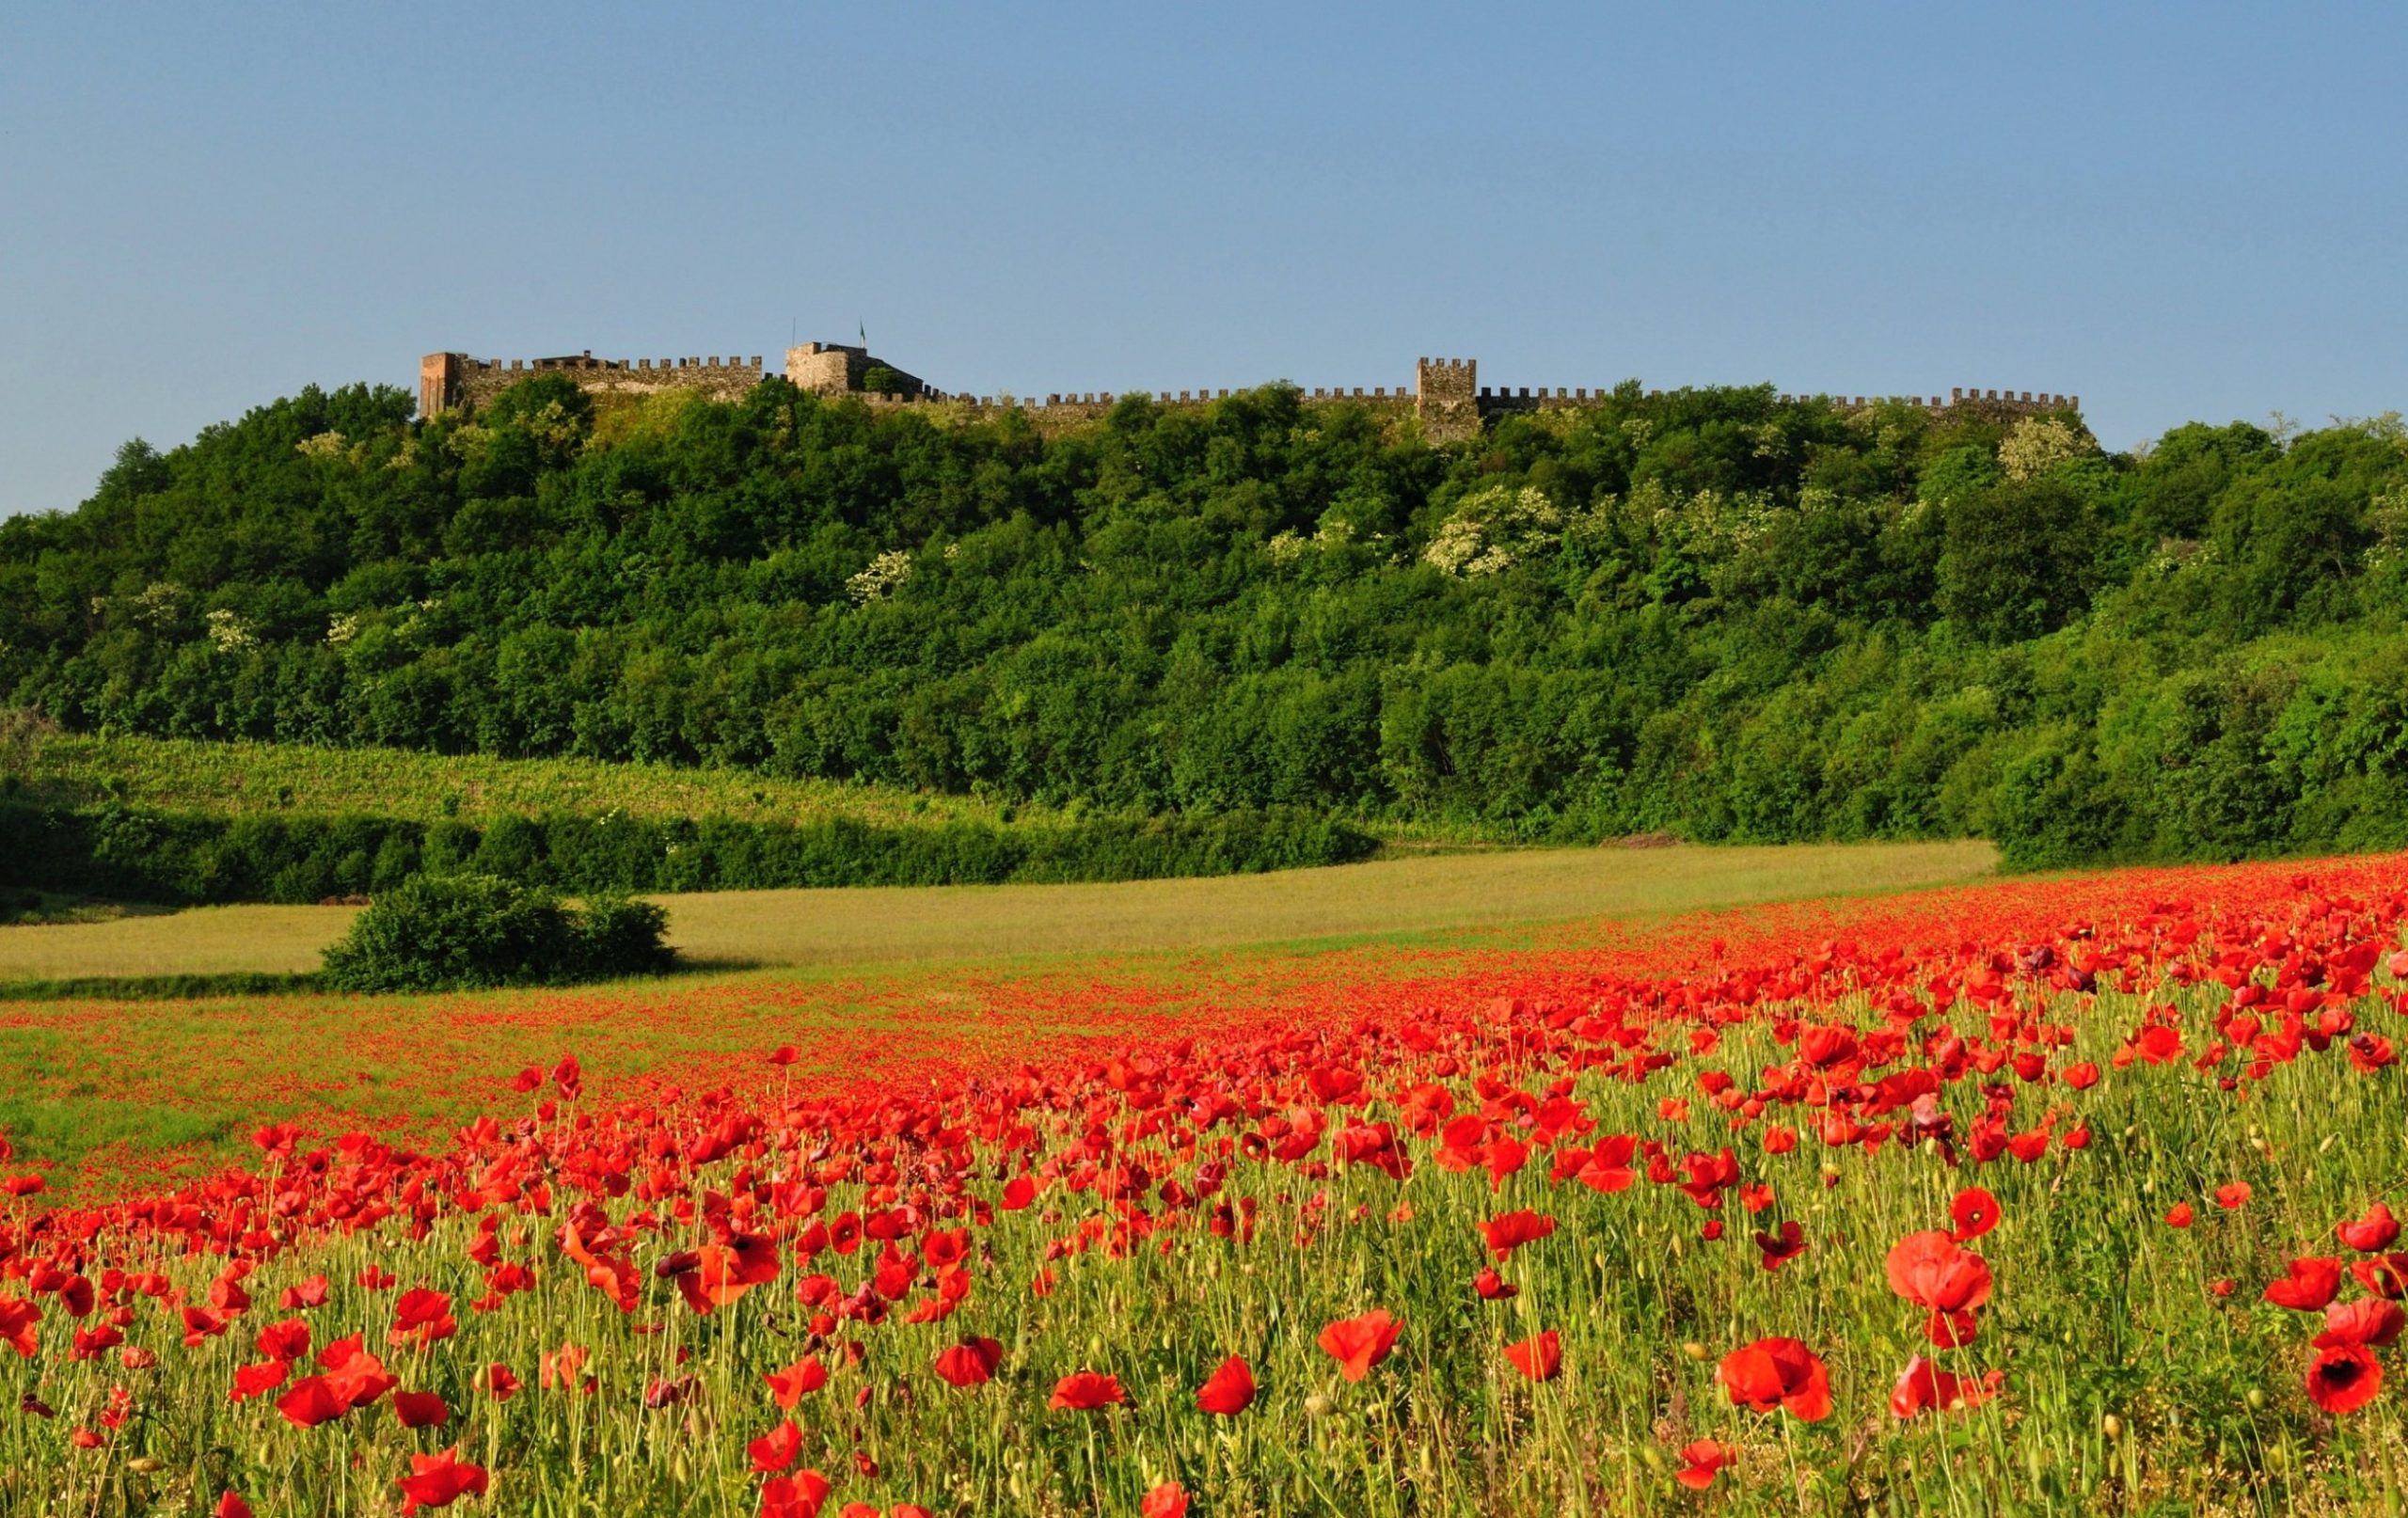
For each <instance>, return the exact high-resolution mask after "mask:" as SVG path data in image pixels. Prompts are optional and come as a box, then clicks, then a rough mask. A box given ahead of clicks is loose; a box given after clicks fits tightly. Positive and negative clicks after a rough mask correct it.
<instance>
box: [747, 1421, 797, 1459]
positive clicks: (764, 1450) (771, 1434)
mask: <svg viewBox="0 0 2408 1518" xmlns="http://www.w3.org/2000/svg"><path fill="white" fill-rule="evenodd" d="M744 1452H745V1453H746V1454H748V1455H750V1456H752V1457H753V1469H754V1470H756V1471H762V1472H765V1473H766V1472H772V1471H782V1470H784V1469H785V1468H786V1467H787V1466H789V1465H791V1464H793V1463H794V1458H795V1457H796V1456H797V1455H800V1454H801V1453H802V1431H801V1430H800V1429H798V1428H796V1427H795V1426H794V1419H792V1418H787V1419H786V1420H785V1421H784V1422H783V1423H780V1424H779V1425H778V1426H777V1427H776V1428H774V1429H771V1430H770V1431H768V1432H767V1433H765V1434H763V1435H761V1437H759V1438H758V1439H754V1440H752V1441H750V1442H748V1443H747V1444H746V1445H745V1447H744Z"/></svg>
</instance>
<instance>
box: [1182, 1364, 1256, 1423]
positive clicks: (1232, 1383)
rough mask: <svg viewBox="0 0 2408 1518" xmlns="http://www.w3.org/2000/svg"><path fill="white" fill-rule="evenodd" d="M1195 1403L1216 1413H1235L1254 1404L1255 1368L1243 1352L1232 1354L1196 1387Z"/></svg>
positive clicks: (1199, 1407)
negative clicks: (1249, 1364) (1248, 1364)
mask: <svg viewBox="0 0 2408 1518" xmlns="http://www.w3.org/2000/svg"><path fill="white" fill-rule="evenodd" d="M1253 1405H1254V1371H1253V1369H1252V1368H1250V1367H1248V1366H1247V1365H1246V1363H1245V1359H1244V1356H1243V1355H1236V1354H1232V1355H1230V1356H1229V1357H1228V1359H1226V1360H1224V1361H1222V1362H1221V1367H1220V1368H1219V1369H1217V1370H1215V1371H1213V1372H1212V1375H1210V1376H1208V1377H1206V1378H1205V1382H1204V1384H1203V1385H1201V1386H1198V1387H1197V1388H1196V1407H1197V1408H1198V1409H1200V1410H1202V1411H1203V1412H1207V1413H1211V1414H1212V1415H1215V1416H1217V1417H1235V1416H1237V1415H1239V1414H1240V1413H1243V1412H1244V1411H1245V1410H1246V1409H1247V1408H1248V1407H1251V1406H1253Z"/></svg>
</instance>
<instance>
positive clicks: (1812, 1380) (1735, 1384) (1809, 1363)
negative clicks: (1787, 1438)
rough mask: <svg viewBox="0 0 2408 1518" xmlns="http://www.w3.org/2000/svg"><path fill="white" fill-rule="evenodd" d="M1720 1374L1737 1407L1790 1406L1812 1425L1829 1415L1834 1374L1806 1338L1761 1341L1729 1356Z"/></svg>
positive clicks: (1770, 1408) (1766, 1408) (1765, 1410)
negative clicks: (1804, 1339) (1806, 1341)
mask: <svg viewBox="0 0 2408 1518" xmlns="http://www.w3.org/2000/svg"><path fill="white" fill-rule="evenodd" d="M1716 1375H1717V1377H1718V1378H1719V1380H1720V1381H1721V1383H1722V1386H1723V1389H1724V1390H1725V1391H1727V1392H1729V1393H1730V1396H1731V1403H1732V1405H1733V1406H1734V1407H1745V1408H1750V1409H1752V1410H1753V1411H1755V1412H1758V1413H1769V1412H1771V1411H1773V1410H1774V1409H1775V1408H1786V1409H1788V1410H1789V1412H1790V1413H1791V1414H1792V1415H1795V1416H1797V1417H1798V1418H1801V1419H1803V1420H1804V1421H1806V1422H1808V1423H1817V1422H1820V1421H1821V1420H1822V1419H1824V1418H1825V1417H1828V1416H1829V1415H1830V1411H1831V1384H1830V1372H1829V1371H1827V1370H1826V1369H1824V1368H1823V1362H1822V1361H1821V1360H1820V1359H1819V1358H1817V1357H1816V1356H1815V1354H1814V1352H1813V1351H1812V1350H1809V1349H1808V1348H1807V1347H1806V1345H1805V1343H1804V1341H1803V1340H1800V1339H1794V1338H1781V1337H1774V1338H1760V1339H1758V1340H1756V1341H1755V1342H1754V1343H1753V1344H1751V1345H1748V1346H1747V1347H1746V1348H1744V1349H1738V1350H1734V1351H1732V1352H1730V1353H1729V1354H1726V1355H1724V1356H1723V1357H1722V1364H1721V1366H1720V1367H1719V1369H1718V1370H1717V1371H1716Z"/></svg>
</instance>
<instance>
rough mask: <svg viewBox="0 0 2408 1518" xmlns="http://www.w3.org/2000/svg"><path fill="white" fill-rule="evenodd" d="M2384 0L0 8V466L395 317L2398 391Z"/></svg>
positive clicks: (1690, 376) (1011, 348) (702, 340)
mask: <svg viewBox="0 0 2408 1518" xmlns="http://www.w3.org/2000/svg"><path fill="white" fill-rule="evenodd" d="M2403 81H2408V9H2403V8H2401V7H2400V5H2399V4H2397V0H2390V3H2386V4H2368V5H2358V6H2329V7H2324V6H2310V5H2301V4H2289V5H2283V6H2270V5H2263V4H2256V5H2204V4H2197V5H2187V4H2186V5H2174V4H2163V5H2138V4H2125V5H2115V4H2105V3H2090V4H2083V5H2067V6H2056V5H2048V4H2037V3H2027V4H2017V5H2000V6H1993V7H1984V8H1978V9H1977V8H1974V7H1970V6H1965V5H1957V4H1949V3H1945V0H1928V3H1925V4H1921V5H1915V6H1896V7H1891V6H1866V5H1828V6H1823V5H1812V6H1810V5H1800V4H1794V3H1787V4H1779V5H1763V6H1734V5H1717V4H1682V5H1671V6H1663V5H1651V6H1644V7H1642V6H1636V5H1633V6H1628V7H1611V8H1609V7H1607V6H1603V5H1598V4H1587V5H1576V6H1564V7H1560V8H1558V7H1553V6H1548V5H1541V4H1520V5H1515V6H1512V7H1501V6H1500V7H1480V6H1464V5H1450V6H1430V7H1424V6H1418V5H1408V4H1404V3H1402V0H1387V3H1384V4H1378V5H1366V6H1361V7H1342V6H1334V5H1332V6H1319V5H1310V4H1299V3H1294V0H1290V3H1286V4H1278V5H1261V6H1257V5H1251V4H1239V3H1230V0H1222V3H1216V4H1213V5H1203V6H1177V7H1173V6H1167V5H1144V4H1125V3H1124V4H1118V5H1112V6H1101V7H1085V6H1074V5H1069V4H1047V5H1040V6H1003V5H995V4H984V5H965V6H937V5H908V4H897V5H886V4H868V3H863V4H854V5H849V6H825V5H804V4H797V3H793V0H785V3H780V4H774V5H761V6H751V7H734V6H718V5H706V4H693V3H689V4H680V5H676V6H642V7H638V6H617V5H606V4H597V3H594V0H579V3H577V4H558V5H536V4H519V5H513V4H500V3H493V4H481V5H474V6H468V5H462V6H451V5H445V4H437V3H419V4H409V5H385V6H375V7H370V6H364V5H325V4H319V5H308V6H304V5H279V4H265V3H260V4H247V5H243V6H239V7H237V6H215V5H208V4H196V3H190V0H186V3H182V4H173V5H154V4H141V3H119V0H112V3H110V4H107V5H101V6H88V7H86V6H67V5H58V6H37V5H34V4H31V3H25V0H20V3H17V4H11V5H8V6H7V7H6V8H5V9H0V512H12V511H26V510H45V509H52V508H56V507H63V506H71V505H72V504H74V503H75V502H76V501H77V500H78V499H80V498H82V497H83V496H84V495H85V494H87V492H88V490H89V488H90V486H91V484H92V482H93V480H94V478H95V476H96V475H97V474H98V472H99V471H100V470H101V469H102V468H103V466H105V465H106V464H107V462H108V460H109V458H110V456H111V454H112V453H113V451H115V449H116V447H117V446H118V444H119V443H120V442H122V441H123V440H124V439H125V438H127V437H129V436H133V435H142V436H144V437H147V438H149V439H150V441H152V442H153V443H155V444H158V445H159V446H162V447H166V446H168V445H171V444H174V443H177V442H181V441H182V440H184V439H186V438H188V437H190V436H191V435H192V434H193V433H194V432H195V431H196V430H197V429H198V428H199V427H202V426H204V425H206V424H208V423H210V422H212V421H215V420H221V419H230V418H232V417H235V416H238V415H240V414H241V412H242V411H244V410H245V409H246V408H247V407H248V406H251V405H253V404H256V403H261V402H262V401H265V400H268V399H270V398H273V397H275V396H277V395H282V394H286V393H289V392H291V391H293V390H294V389H297V388H298V387H301V386H303V385H305V384H309V383H311V382H316V383H319V384H323V385H336V384H341V383H345V382H349V381H354V380H361V379H370V380H377V381H383V382H387V383H390V384H395V385H404V386H414V385H415V383H416V375H417V360H418V357H419V356H420V354H423V353H427V352H431V351H435V350H438V349H458V350H464V351H467V352H470V353H474V354H478V355H481V356H488V357H531V356H537V355H543V354H557V353H575V352H578V351H579V350H581V349H589V348H590V349H592V350H593V351H594V353H595V354H596V355H600V356H654V357H658V356H689V355H701V356H709V355H713V354H718V355H726V354H729V353H736V352H740V353H742V354H743V355H745V356H751V355H753V354H761V355H764V356H770V357H771V359H772V364H773V366H774V364H775V362H776V359H775V356H776V355H777V354H778V353H779V352H780V351H781V350H782V349H783V348H784V345H785V343H786V341H787V339H788V336H789V333H790V332H791V333H794V334H796V335H799V336H800V337H801V338H804V339H809V338H814V337H819V338H829V339H841V340H850V339H851V337H852V335H853V333H854V332H855V330H856V328H857V324H867V327H868V331H869V337H870V340H871V345H872V346H873V347H874V348H875V349H876V350H877V351H878V353H879V355H880V356H884V357H887V358H889V359H891V360H893V361H894V362H895V363H897V364H899V365H901V366H902V367H904V368H906V369H909V370H911V371H912V372H916V373H919V374H921V375H922V376H924V377H925V378H927V380H928V381H929V382H930V383H932V384H935V385H938V386H940V387H944V388H947V389H954V390H972V391H984V392H992V391H1001V390H1009V391H1014V392H1017V393H1020V394H1029V393H1038V394H1042V393H1044V392H1046V391H1049V390H1071V389H1077V390H1103V389H1113V390H1118V389H1127V388H1139V387H1144V388H1154V389H1161V388H1170V389H1185V388H1194V387H1199V386H1212V387H1222V386H1228V387H1237V386H1241V385H1245V384H1250V383H1255V382H1259V381H1262V380H1268V379H1274V378H1287V379H1291V380H1294V381H1296V382H1297V383H1299V384H1303V385H1306V386H1313V385H1347V386H1354V385H1364V386H1370V385H1377V384H1390V385H1394V384H1403V383H1409V381H1410V379H1411V374H1412V365H1413V360H1414V358H1415V356H1417V355H1421V354H1430V355H1446V356H1475V357H1477V358H1478V359H1479V360H1480V363H1481V379H1482V380H1483V381H1484V382H1487V383H1490V384H1496V385H1542V384H1544V385H1590V386H1597V385H1611V384H1613V383H1614V382H1616V381H1618V380H1621V379H1624V378H1625V377H1629V376H1634V375H1635V376H1638V377H1640V378H1641V379H1643V380H1644V381H1645V382H1646V383H1648V384H1649V385H1651V386H1658V385H1660V386H1673V385H1682V384H1710V383H1726V382H1727V383H1757V382H1764V381H1770V382H1772V383H1774V384H1776V385H1778V386H1779V387H1782V388H1783V389H1794V390H1830V391H1835V392H1847V393H1875V392H1879V393H1889V394H1897V393H1921V392H1929V391H1938V390H1945V389H1946V388H1947V387H1950V386H1952V385H1963V386H1968V387H1973V386H1979V387H1998V388H2007V387H2014V388H2018V389H2034V390H2040V389H2048V390H2062V391H2070V392H2077V393H2079V394H2080V395H2081V396H2082V397H2083V402H2084V404H2085V408H2086V409H2087V411H2088V412H2089V414H2090V417H2091V419H2092V424H2093V426H2094V427H2095V428H2096V430H2097V431H2098V432H2099V435H2100V436H2101V437H2102V439H2103V440H2105V441H2106V442H2107V443H2108V444H2110V445H2111V446H2115V447H2122V446H2128V445H2130V444H2131V443H2133V442H2136V441H2138V440H2140V439H2143V438H2145V437H2148V436H2152V435H2155V434H2157V433H2159V432H2161V431H2162V430H2163V429H2164V428H2166V427H2168V426H2171V425H2174V424H2176V423H2178V422H2181V421H2184V420H2188V419H2208V420H2217V421H2222V420H2227V419H2232V418H2235V417H2241V418H2248V419H2263V418H2264V417H2265V416H2266V415H2267V414H2268V412H2270V411H2271V410H2274V409H2277V408H2279V409H2281V410H2283V411H2286V412H2288V413H2290V414H2292V415H2294V416H2297V417H2299V418H2301V419H2305V420H2307V421H2311V422H2321V421H2322V420H2323V419H2325V417H2326V416H2327V415H2328V414H2334V413H2338V414H2342V415H2350V416H2362V415H2369V414H2373V413H2378V412H2382V411H2385V410H2390V409H2393V408H2399V407H2408V303H2404V302H2403V294H2404V293H2408V292H2403V286H2402V273H2403V270H2408V157H2403V153H2402V147H2403V144H2408V85H2403Z"/></svg>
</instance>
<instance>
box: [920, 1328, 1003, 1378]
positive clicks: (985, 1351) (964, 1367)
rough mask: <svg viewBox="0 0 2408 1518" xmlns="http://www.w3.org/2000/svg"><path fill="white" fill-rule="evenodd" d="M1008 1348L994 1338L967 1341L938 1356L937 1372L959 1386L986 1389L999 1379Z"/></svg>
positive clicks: (969, 1339)
mask: <svg viewBox="0 0 2408 1518" xmlns="http://www.w3.org/2000/svg"><path fill="white" fill-rule="evenodd" d="M1003 1358H1004V1347H1003V1345H1002V1344H1001V1343H999V1342H997V1341H996V1340H994V1339H991V1338H966V1339H963V1340H962V1341H961V1342H960V1343H958V1344H956V1345H954V1346H953V1347H952V1348H951V1349H948V1350H945V1351H944V1352H942V1353H940V1354H939V1355H938V1356H937V1363H936V1372H937V1374H938V1375H939V1376H940V1377H942V1378H943V1380H945V1381H946V1382H948V1383H950V1384H953V1385H956V1386H983V1385H985V1384H987V1383H988V1382H990V1381H992V1380H994V1379H995V1367H996V1366H997V1365H999V1364H1001V1363H1002V1361H1003Z"/></svg>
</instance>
